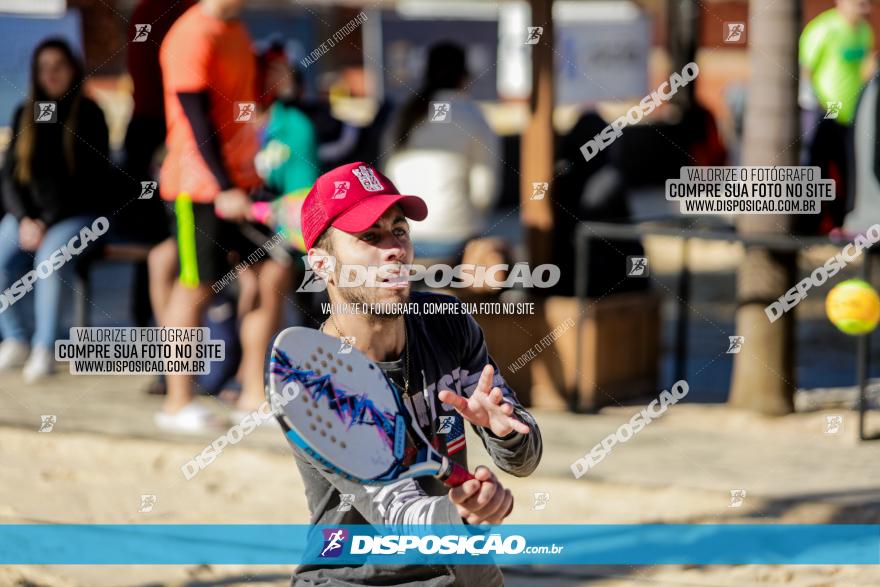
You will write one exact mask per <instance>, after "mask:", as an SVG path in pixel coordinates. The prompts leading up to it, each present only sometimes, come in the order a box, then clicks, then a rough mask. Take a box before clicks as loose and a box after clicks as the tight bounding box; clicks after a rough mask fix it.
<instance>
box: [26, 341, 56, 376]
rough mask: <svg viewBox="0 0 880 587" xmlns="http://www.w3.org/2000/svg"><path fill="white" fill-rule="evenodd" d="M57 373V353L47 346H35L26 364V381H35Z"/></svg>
mask: <svg viewBox="0 0 880 587" xmlns="http://www.w3.org/2000/svg"><path fill="white" fill-rule="evenodd" d="M53 373H55V353H54V352H53V350H52V349H50V348H47V347H42V346H38V347H34V350H33V351H31V356H30V357H28V360H27V363H25V365H24V370H23V371H22V375H24V380H25V383H34V382H36V381H39V380H40V379H43V378H45V377H48V376H49V375H52V374H53Z"/></svg>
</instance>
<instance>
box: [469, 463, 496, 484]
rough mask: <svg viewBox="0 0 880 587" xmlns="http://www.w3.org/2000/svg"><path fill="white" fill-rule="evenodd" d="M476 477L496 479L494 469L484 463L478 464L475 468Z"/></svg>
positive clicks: (479, 478)
mask: <svg viewBox="0 0 880 587" xmlns="http://www.w3.org/2000/svg"><path fill="white" fill-rule="evenodd" d="M474 477H476V478H477V479H478V480H480V481H496V479H495V475H494V474H493V473H492V470H491V469H489V467H485V466H483V465H478V466H477V468H476V469H474Z"/></svg>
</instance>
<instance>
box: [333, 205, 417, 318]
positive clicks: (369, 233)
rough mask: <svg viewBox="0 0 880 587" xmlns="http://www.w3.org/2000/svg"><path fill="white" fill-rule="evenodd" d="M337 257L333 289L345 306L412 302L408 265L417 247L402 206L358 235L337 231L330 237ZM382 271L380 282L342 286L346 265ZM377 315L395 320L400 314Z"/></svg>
mask: <svg viewBox="0 0 880 587" xmlns="http://www.w3.org/2000/svg"><path fill="white" fill-rule="evenodd" d="M330 237H331V239H332V246H333V256H334V257H335V258H336V265H335V270H334V275H333V276H332V278H331V281H330V283H329V287H330V288H333V289H334V290H335V291H336V293H337V294H338V295H339V297H340V298H342V301H343V302H344V303H350V304H354V303H358V304H366V305H367V306H366V307H368V308H369V307H370V304H374V306H373V307H374V308H375V307H376V306H375V305H383V304H388V305H391V304H397V303H403V302H406V301H408V300H409V293H410V282H409V280H408V279H406V277H407V270H408V265H410V264H411V263H412V259H413V245H412V241H411V240H410V238H409V223H408V222H407V220H406V217H405V216H404V215H403V211H402V210H401V209H400V206H397V205H394V206H392V207H391V208H389V209H388V210H387V211H386V212H385V214H383V215H382V217H381V218H379V220H377V221H376V223H375V224H373V226H371V227H370V228H368V229H367V230H364V231H362V232H357V233H347V232H342V231H341V230H334V231H332V233H331V235H330ZM347 265H348V266H358V267H364V268H366V269H369V268H371V267H375V268H378V269H379V270H380V271H379V272H378V279H377V283H370V282H369V281H368V282H367V284H366V285H358V286H355V287H338V284H339V280H340V278H341V277H343V276H341V272H342V271H343V270H344V267H345V266H347ZM373 314H374V315H375V316H376V317H378V318H392V317H394V316H396V315H397V314H395V313H393V312H390V311H385V310H380V311H378V312H376V311H374V312H373Z"/></svg>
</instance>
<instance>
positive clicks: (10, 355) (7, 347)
mask: <svg viewBox="0 0 880 587" xmlns="http://www.w3.org/2000/svg"><path fill="white" fill-rule="evenodd" d="M30 353H31V347H30V346H29V345H28V344H27V343H24V342H21V341H20V340H13V339H9V340H4V341H3V342H0V371H6V370H8V369H18V368H20V367H21V366H22V365H24V362H25V361H26V360H27V358H28V355H29V354H30Z"/></svg>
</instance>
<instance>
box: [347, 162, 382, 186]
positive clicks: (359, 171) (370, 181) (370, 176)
mask: <svg viewBox="0 0 880 587" xmlns="http://www.w3.org/2000/svg"><path fill="white" fill-rule="evenodd" d="M351 172H352V173H354V176H355V177H356V178H358V181H360V182H361V185H362V186H364V189H365V190H367V191H368V192H381V191H382V190H384V189H385V187H384V186H383V185H382V182H381V181H379V178H378V177H376V174H375V173H374V172H373V168H372V167H367V166H366V165H360V166H358V167H355V168H354V169H352V170H351Z"/></svg>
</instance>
